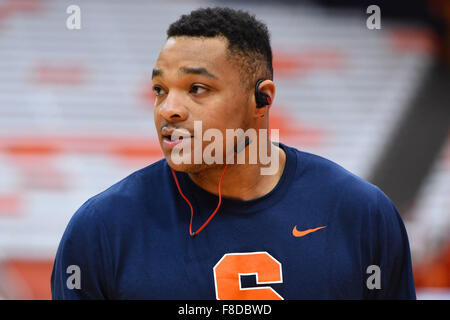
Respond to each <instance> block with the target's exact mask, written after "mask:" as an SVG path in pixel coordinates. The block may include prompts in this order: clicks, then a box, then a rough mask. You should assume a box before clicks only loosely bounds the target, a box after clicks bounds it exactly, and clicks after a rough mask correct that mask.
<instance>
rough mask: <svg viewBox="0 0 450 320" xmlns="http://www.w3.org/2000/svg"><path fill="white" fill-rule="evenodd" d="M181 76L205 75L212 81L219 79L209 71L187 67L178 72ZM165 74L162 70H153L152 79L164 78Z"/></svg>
mask: <svg viewBox="0 0 450 320" xmlns="http://www.w3.org/2000/svg"><path fill="white" fill-rule="evenodd" d="M178 73H179V74H198V75H203V76H207V77H209V78H212V79H217V77H216V76H215V75H213V74H212V73H211V72H209V71H208V70H206V69H205V68H189V67H185V68H181V69H180V70H179V71H178ZM163 74H164V73H163V71H162V70H160V69H153V71H152V79H153V78H154V77H157V76H162V75H163Z"/></svg>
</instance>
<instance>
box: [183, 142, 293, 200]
mask: <svg viewBox="0 0 450 320" xmlns="http://www.w3.org/2000/svg"><path fill="white" fill-rule="evenodd" d="M270 146H271V147H270V150H271V151H270V152H271V154H272V153H274V152H275V155H278V159H277V160H278V168H276V170H274V172H273V174H270V175H262V174H261V169H262V168H265V167H266V168H267V167H268V166H269V165H270V164H269V165H267V166H265V165H262V164H260V163H259V162H258V163H257V164H248V163H247V162H246V163H245V164H228V166H227V169H226V172H225V175H224V177H223V180H222V187H221V194H222V197H225V198H232V199H237V200H242V201H247V200H252V199H256V198H259V197H262V196H264V195H265V194H267V193H269V192H270V191H271V190H272V189H273V188H275V186H276V185H277V184H278V181H279V180H280V178H281V175H282V174H283V171H284V166H285V163H286V154H285V152H284V150H283V149H281V148H280V147H278V146H275V145H273V144H271V143H270ZM224 168H225V165H222V166H217V167H211V168H207V169H205V170H202V171H200V172H197V173H189V177H190V178H191V179H192V181H194V182H195V183H196V184H197V185H198V186H200V187H201V188H202V189H204V190H206V191H208V192H210V193H213V194H216V195H217V194H218V184H219V179H220V177H221V175H222V173H223V170H224Z"/></svg>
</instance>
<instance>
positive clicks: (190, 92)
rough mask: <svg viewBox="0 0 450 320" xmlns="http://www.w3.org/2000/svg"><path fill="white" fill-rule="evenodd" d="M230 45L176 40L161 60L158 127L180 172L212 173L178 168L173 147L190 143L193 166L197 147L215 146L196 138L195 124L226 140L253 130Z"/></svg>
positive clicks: (156, 79)
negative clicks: (233, 131) (228, 135)
mask: <svg viewBox="0 0 450 320" xmlns="http://www.w3.org/2000/svg"><path fill="white" fill-rule="evenodd" d="M227 45H228V43H227V40H226V39H225V38H221V37H215V38H197V37H172V38H169V39H168V40H167V42H166V43H165V44H164V46H163V48H162V50H161V52H160V54H159V57H158V59H157V61H156V64H155V67H154V69H153V75H152V82H153V90H154V91H155V93H156V100H155V108H154V119H155V126H156V130H157V132H158V137H159V142H160V144H161V148H162V150H163V153H164V156H165V158H166V160H167V162H168V163H169V165H170V166H171V167H172V168H173V169H175V170H177V171H185V172H192V173H193V172H199V171H201V170H202V169H204V168H206V165H205V164H197V165H194V164H175V163H174V162H173V161H172V159H171V152H172V150H173V148H174V147H175V146H176V145H177V146H178V148H180V146H181V144H182V143H188V140H189V139H190V144H191V149H190V151H189V152H190V155H189V157H190V158H191V159H192V161H191V162H190V163H193V153H194V145H195V144H197V146H198V145H202V150H204V148H205V147H206V146H207V145H208V144H209V143H211V142H208V141H206V142H203V140H202V137H201V136H194V121H201V123H202V130H203V132H205V131H206V130H207V129H210V128H215V129H218V130H220V131H221V132H222V135H223V137H225V136H226V134H225V130H226V129H237V128H242V129H243V130H246V129H247V128H248V126H249V120H250V119H251V117H252V110H251V108H250V107H249V101H250V99H248V98H249V94H250V92H249V90H247V89H246V88H244V87H243V85H242V84H241V79H240V74H239V65H238V64H237V63H236V62H234V61H235V60H234V59H230V58H228V57H227V52H228V51H227ZM183 129H184V130H183ZM186 130H187V131H186ZM182 131H183V132H184V133H182V134H181V135H182V136H183V139H182V140H175V141H171V137H170V136H171V135H172V134H173V133H174V132H175V133H177V132H180V133H181V132H182ZM224 145H225V142H224ZM224 154H225V153H224ZM183 156H186V155H183Z"/></svg>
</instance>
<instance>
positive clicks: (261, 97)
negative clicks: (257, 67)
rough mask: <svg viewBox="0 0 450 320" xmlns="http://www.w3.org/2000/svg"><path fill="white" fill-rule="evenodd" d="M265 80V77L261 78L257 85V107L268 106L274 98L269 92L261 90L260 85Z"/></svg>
mask: <svg viewBox="0 0 450 320" xmlns="http://www.w3.org/2000/svg"><path fill="white" fill-rule="evenodd" d="M263 81H264V79H259V80H258V81H257V82H256V85H255V100H256V107H257V108H262V107H264V106H267V105H269V104H271V103H272V99H271V98H270V97H269V96H268V95H267V94H265V93H264V92H261V91H259V85H260V84H261V82H263Z"/></svg>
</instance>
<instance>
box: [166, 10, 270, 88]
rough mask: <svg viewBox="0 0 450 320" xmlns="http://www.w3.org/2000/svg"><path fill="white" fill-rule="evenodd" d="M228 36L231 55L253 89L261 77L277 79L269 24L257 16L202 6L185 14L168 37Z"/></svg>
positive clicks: (168, 31)
mask: <svg viewBox="0 0 450 320" xmlns="http://www.w3.org/2000/svg"><path fill="white" fill-rule="evenodd" d="M177 36H189V37H209V38H212V37H220V36H222V37H225V38H226V39H227V40H228V51H229V53H230V54H231V55H230V57H232V58H237V59H238V60H237V61H238V62H239V63H241V66H240V70H241V72H240V73H241V80H243V82H244V83H246V84H247V85H248V86H249V87H251V88H253V86H254V85H255V82H256V81H257V80H258V79H261V78H262V79H270V80H273V67H272V48H271V46H270V35H269V31H268V29H267V26H266V25H265V24H264V23H263V22H261V21H259V20H257V19H256V18H255V16H254V15H250V14H249V13H248V12H245V11H242V10H235V9H231V8H221V7H214V8H200V9H196V10H194V11H191V13H189V14H187V15H182V16H181V17H180V18H179V19H178V20H177V21H175V22H174V23H172V24H171V25H170V26H169V28H168V30H167V38H170V37H177Z"/></svg>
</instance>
